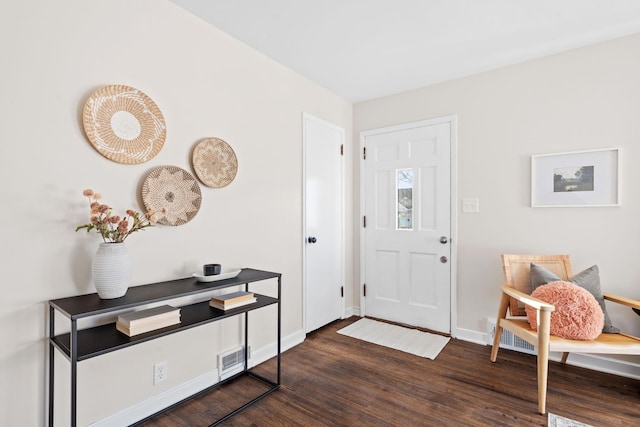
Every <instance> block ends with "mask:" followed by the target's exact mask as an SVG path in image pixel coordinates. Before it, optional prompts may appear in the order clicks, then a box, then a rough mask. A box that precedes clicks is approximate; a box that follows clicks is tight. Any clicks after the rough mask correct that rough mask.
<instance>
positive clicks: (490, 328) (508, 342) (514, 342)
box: [487, 319, 536, 354]
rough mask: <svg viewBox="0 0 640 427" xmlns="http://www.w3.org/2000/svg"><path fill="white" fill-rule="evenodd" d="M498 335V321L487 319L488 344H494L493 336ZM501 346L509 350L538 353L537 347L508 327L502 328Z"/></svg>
mask: <svg viewBox="0 0 640 427" xmlns="http://www.w3.org/2000/svg"><path fill="white" fill-rule="evenodd" d="M495 335H496V321H495V320H493V319H487V345H493V337H494V336H495ZM500 347H501V348H506V349H507V350H514V351H519V352H521V353H527V354H536V348H535V347H534V346H533V345H531V344H529V343H528V342H527V341H525V340H523V339H522V338H520V337H517V336H515V335H513V334H512V333H511V332H510V331H507V330H506V329H503V330H502V337H500Z"/></svg>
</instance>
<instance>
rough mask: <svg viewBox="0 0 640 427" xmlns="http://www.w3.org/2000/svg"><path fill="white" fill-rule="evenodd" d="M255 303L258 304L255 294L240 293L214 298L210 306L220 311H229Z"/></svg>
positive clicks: (210, 301)
mask: <svg viewBox="0 0 640 427" xmlns="http://www.w3.org/2000/svg"><path fill="white" fill-rule="evenodd" d="M254 302H256V297H255V296H254V295H253V292H245V291H239V292H232V293H230V294H225V295H218V296H216V297H213V298H211V300H209V305H210V306H211V307H213V308H217V309H220V310H229V309H231V308H237V307H242V306H243V305H247V304H253V303H254Z"/></svg>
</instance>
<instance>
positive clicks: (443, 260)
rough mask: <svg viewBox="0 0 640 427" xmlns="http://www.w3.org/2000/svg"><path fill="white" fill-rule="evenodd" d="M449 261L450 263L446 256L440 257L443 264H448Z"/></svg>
mask: <svg viewBox="0 0 640 427" xmlns="http://www.w3.org/2000/svg"><path fill="white" fill-rule="evenodd" d="M447 261H449V259H448V258H447V257H446V256H441V257H440V262H441V263H443V264H446V263H447Z"/></svg>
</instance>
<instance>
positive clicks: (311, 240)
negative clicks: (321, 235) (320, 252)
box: [307, 237, 318, 243]
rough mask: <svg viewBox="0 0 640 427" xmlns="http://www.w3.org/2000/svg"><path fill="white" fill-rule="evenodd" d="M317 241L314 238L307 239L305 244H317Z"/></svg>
mask: <svg viewBox="0 0 640 427" xmlns="http://www.w3.org/2000/svg"><path fill="white" fill-rule="evenodd" d="M317 241H318V239H316V238H315V237H309V238H308V239H307V242H309V243H315V242H317Z"/></svg>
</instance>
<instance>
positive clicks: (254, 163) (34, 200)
mask: <svg viewBox="0 0 640 427" xmlns="http://www.w3.org/2000/svg"><path fill="white" fill-rule="evenodd" d="M0 40H2V41H0V43H1V46H2V52H3V56H2V72H1V74H0V76H1V79H0V93H1V94H2V95H1V96H0V116H1V117H3V121H2V126H0V141H2V142H1V143H0V164H1V167H0V177H1V179H2V183H3V185H2V187H1V189H0V192H1V194H2V200H3V202H2V205H3V209H2V210H1V211H0V212H1V213H0V216H1V223H2V232H3V236H4V241H5V243H6V245H4V246H3V249H2V250H1V251H2V283H3V286H2V288H3V290H4V292H3V298H2V302H1V303H0V331H1V333H0V336H1V337H2V340H3V343H2V346H0V364H1V369H0V424H2V425H20V426H36V425H43V423H44V420H45V412H46V364H45V360H46V354H47V341H46V335H47V330H46V315H47V311H46V309H47V306H46V301H47V300H49V299H54V298H61V297H67V296H72V295H78V294H83V293H90V292H94V289H93V288H92V285H91V280H90V262H91V257H92V256H93V253H94V252H95V250H96V249H97V245H98V243H99V241H100V240H99V237H98V236H97V235H86V234H85V233H75V232H74V229H75V227H76V226H77V225H80V224H83V223H86V222H87V220H88V209H87V203H86V200H85V199H84V198H83V197H82V196H81V193H82V190H83V189H85V188H93V189H94V190H96V191H99V192H100V193H102V194H103V196H104V200H105V202H107V203H109V204H111V205H112V206H113V207H114V208H116V210H121V211H124V210H125V209H128V208H135V209H138V210H142V204H141V201H140V196H139V188H140V186H141V182H142V179H143V177H144V176H145V175H146V173H147V172H148V171H149V170H150V169H151V168H153V167H157V166H162V165H175V166H178V167H181V168H184V169H186V170H189V171H192V170H191V166H190V161H189V155H190V151H191V149H192V147H193V145H194V144H195V143H196V142H197V141H198V140H199V139H201V138H204V137H219V138H222V139H225V140H226V141H227V142H228V143H229V144H230V145H231V146H232V147H233V149H234V150H235V152H236V155H237V157H238V162H239V171H238V174H237V176H236V179H235V181H234V182H233V183H232V184H231V185H229V186H228V187H226V188H224V189H211V188H208V187H205V186H204V185H202V186H201V190H202V195H203V200H202V207H201V209H200V212H199V213H198V215H197V216H196V217H195V218H194V219H193V220H192V221H191V222H189V223H188V224H186V225H184V226H180V227H167V226H158V227H154V228H151V229H148V230H146V231H145V232H144V233H138V234H136V235H133V236H132V237H131V238H130V239H129V240H128V243H127V244H128V247H129V251H130V252H131V254H132V258H133V265H134V274H133V279H132V282H133V285H140V284H144V283H151V282H155V281H163V280H167V279H172V278H179V277H186V276H188V275H190V274H191V273H192V272H194V271H197V270H198V269H199V268H200V266H201V264H203V263H205V262H212V261H216V262H221V263H222V264H223V265H224V266H240V267H254V268H261V269H267V270H272V271H278V272H281V273H283V293H284V296H283V323H282V325H283V331H282V333H283V336H284V337H291V336H299V334H300V333H301V331H302V330H303V325H302V283H301V280H302V273H301V271H302V269H301V259H302V253H301V248H302V244H301V242H302V231H301V227H302V225H301V224H302V209H301V195H302V179H301V173H302V168H301V164H302V163H301V158H302V150H301V135H302V130H301V121H302V112H305V111H306V112H309V113H311V114H314V115H315V116H318V117H321V118H323V119H325V120H328V121H330V122H333V123H335V124H337V125H339V126H342V127H344V128H346V129H347V138H348V139H347V140H348V141H350V140H351V128H352V106H351V104H350V103H349V102H347V101H345V100H344V99H342V98H339V97H337V96H336V95H334V94H332V93H330V92H328V91H326V90H325V89H323V88H320V87H318V86H317V85H315V84H313V83H311V82H310V81H308V80H306V79H304V78H302V77H300V76H298V75H296V74H295V73H293V72H292V71H290V70H289V69H286V68H284V67H283V66H281V65H279V64H277V63H275V62H274V61H272V60H270V59H269V58H267V57H265V56H263V55H261V54H259V53H257V52H255V51H253V50H252V49H250V48H248V47H247V46H245V45H243V44H241V43H240V42H238V41H236V40H234V39H232V38H231V37H229V36H227V35H226V34H224V33H222V32H220V31H217V30H216V29H214V28H212V27H211V26H209V25H207V24H205V23H204V22H202V21H200V20H199V19H197V18H195V17H194V16H192V15H190V14H189V13H187V12H186V11H184V10H182V9H180V8H178V7H177V6H176V5H174V4H173V3H170V2H167V1H157V0H138V1H135V2H131V1H127V0H98V1H91V2H87V1H81V0H64V1H58V2H50V1H45V0H28V1H23V2H4V3H3V4H2V6H0ZM108 84H125V85H130V86H133V87H136V88H138V89H140V90H142V91H143V92H145V93H146V94H147V95H149V96H150V97H151V98H152V99H153V100H154V101H155V102H156V104H157V105H158V106H159V107H160V109H161V110H162V112H163V114H164V118H165V121H166V124H167V140H166V143H165V145H164V148H163V149H162V151H161V152H160V153H159V154H158V156H157V157H155V158H154V159H152V160H151V161H149V162H147V163H143V164H140V165H133V166H127V165H121V164H118V163H114V162H112V161H110V160H107V159H106V158H104V157H102V156H101V155H100V154H98V153H97V152H96V151H95V150H94V149H93V147H92V146H91V145H90V144H89V142H88V141H87V139H86V137H85V136H84V133H83V130H82V121H81V112H82V108H83V105H84V102H85V100H86V99H87V97H88V96H89V94H91V93H92V92H93V91H94V90H95V89H97V88H99V87H101V86H104V85H108ZM347 152H349V153H350V152H351V151H350V150H347ZM349 161H351V160H349ZM347 181H348V182H347V185H348V186H349V188H351V186H352V183H351V178H350V171H348V172H347ZM349 193H350V192H349ZM350 209H351V208H350V207H349V211H348V215H349V216H351V215H352V213H351V211H350ZM348 233H349V235H351V231H350V230H348ZM348 250H350V246H349V248H348ZM351 271H353V268H352V266H351V265H350V261H348V272H349V274H350V272H351ZM347 285H350V284H347ZM273 287H274V286H273V284H272V285H269V286H267V289H269V290H270V291H272V290H273ZM351 304H352V302H351V301H348V302H347V305H348V306H349V305H351ZM273 316H274V311H273V310H271V311H268V310H265V312H264V313H261V314H256V317H255V319H256V322H255V323H256V324H260V325H261V326H260V327H259V328H258V329H257V330H255V331H254V332H255V333H254V334H253V335H252V340H251V343H250V344H251V345H252V347H253V349H254V350H257V349H260V348H263V347H264V346H266V345H267V344H270V343H272V342H273V340H274V339H275V322H274V321H273V319H274V318H273ZM237 326H238V325H237V322H234V321H227V322H226V323H225V324H224V325H217V324H216V325H212V326H209V327H205V328H199V329H196V330H190V331H188V332H186V333H184V334H178V335H174V336H170V337H167V338H163V339H158V340H155V341H152V342H151V343H147V344H144V345H140V346H136V347H134V348H129V349H126V350H124V351H122V352H116V353H111V354H109V355H106V356H104V357H99V358H95V359H92V360H89V361H87V362H85V363H82V364H81V365H80V368H79V369H80V370H79V373H80V381H79V383H80V385H79V396H80V397H79V402H78V403H79V405H80V409H79V421H80V424H81V425H84V424H88V423H91V422H94V421H97V420H100V419H102V418H104V417H107V416H109V415H110V414H112V413H114V412H116V411H119V410H122V409H124V408H127V407H128V406H130V405H132V404H135V403H136V402H137V401H139V400H143V399H146V398H148V397H149V396H153V395H155V394H157V393H158V392H160V391H165V390H168V389H170V388H171V387H175V386H176V385H178V384H180V383H181V382H184V381H187V380H189V379H190V378H193V377H195V376H198V375H201V374H202V373H203V372H206V371H208V370H211V369H213V368H214V367H215V363H216V361H215V359H214V356H215V355H216V354H217V353H218V352H219V351H221V350H226V349H227V348H226V347H229V346H233V345H234V343H236V342H237V341H238V334H237ZM221 347H225V348H221ZM59 359H61V360H60V361H59V363H58V365H59V369H61V371H60V375H58V380H59V381H58V384H60V383H61V382H63V378H64V376H63V374H64V369H65V365H66V363H64V362H63V361H62V358H59ZM157 359H162V360H168V362H169V380H168V381H167V382H166V383H163V384H162V385H161V386H156V387H154V386H153V385H152V366H153V363H155V362H158V361H159V360H157ZM66 387H67V389H68V386H66ZM60 389H61V392H60V396H57V397H59V398H60V402H61V405H60V406H58V405H56V406H57V409H58V411H57V413H58V416H57V417H56V418H57V421H59V423H58V424H57V425H65V424H66V423H67V420H66V417H68V414H67V413H68V411H67V410H66V408H64V403H65V402H64V400H65V397H66V395H67V394H66V392H65V385H64V384H60ZM61 396H62V397H61ZM101 399H104V401H103V400H101ZM66 403H68V402H66Z"/></svg>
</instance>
